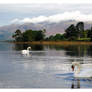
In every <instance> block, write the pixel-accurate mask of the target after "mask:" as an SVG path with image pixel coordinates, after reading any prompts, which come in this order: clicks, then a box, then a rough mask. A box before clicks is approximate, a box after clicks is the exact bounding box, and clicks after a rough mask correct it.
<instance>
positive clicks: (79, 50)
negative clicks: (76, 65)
mask: <svg viewBox="0 0 92 92" xmlns="http://www.w3.org/2000/svg"><path fill="white" fill-rule="evenodd" d="M49 49H52V50H53V49H55V50H65V51H66V52H65V53H66V55H69V56H77V57H83V56H86V55H89V56H92V52H91V51H92V46H90V45H49Z"/></svg>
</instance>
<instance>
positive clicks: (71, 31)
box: [65, 24, 78, 38]
mask: <svg viewBox="0 0 92 92" xmlns="http://www.w3.org/2000/svg"><path fill="white" fill-rule="evenodd" d="M72 36H73V37H74V36H75V37H77V36H78V31H77V30H76V27H75V26H74V25H73V24H71V25H70V26H69V27H68V28H67V29H66V30H65V37H66V38H71V37H72Z"/></svg>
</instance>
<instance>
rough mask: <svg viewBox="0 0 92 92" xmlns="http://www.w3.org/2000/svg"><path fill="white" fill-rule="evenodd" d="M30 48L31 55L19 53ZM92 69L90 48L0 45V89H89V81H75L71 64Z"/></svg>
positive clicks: (84, 46)
mask: <svg viewBox="0 0 92 92" xmlns="http://www.w3.org/2000/svg"><path fill="white" fill-rule="evenodd" d="M28 46H31V47H32V51H31V52H30V55H28V56H23V55H21V50H22V49H26V48H27V47H28ZM73 61H77V62H80V63H81V67H82V68H92V46H91V45H81V46H80V45H78V46H64V45H63V46H55V45H50V46H49V45H46V46H43V45H27V44H24V45H23V44H11V43H0V87H1V88H92V79H75V78H74V77H73V72H72V70H71V63H72V62H73Z"/></svg>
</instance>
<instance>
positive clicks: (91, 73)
mask: <svg viewBox="0 0 92 92" xmlns="http://www.w3.org/2000/svg"><path fill="white" fill-rule="evenodd" d="M76 66H77V67H76ZM75 67H76V69H75ZM72 70H73V71H74V77H78V78H91V77H92V69H84V70H80V63H79V62H72Z"/></svg>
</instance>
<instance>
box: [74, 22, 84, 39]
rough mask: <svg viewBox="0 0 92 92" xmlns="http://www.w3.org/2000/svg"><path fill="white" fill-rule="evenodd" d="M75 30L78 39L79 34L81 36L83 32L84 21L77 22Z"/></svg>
mask: <svg viewBox="0 0 92 92" xmlns="http://www.w3.org/2000/svg"><path fill="white" fill-rule="evenodd" d="M76 30H77V31H78V39H80V38H81V36H83V35H82V34H83V32H84V23H83V22H79V23H77V25H76Z"/></svg>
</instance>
